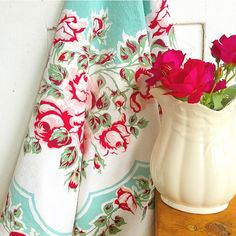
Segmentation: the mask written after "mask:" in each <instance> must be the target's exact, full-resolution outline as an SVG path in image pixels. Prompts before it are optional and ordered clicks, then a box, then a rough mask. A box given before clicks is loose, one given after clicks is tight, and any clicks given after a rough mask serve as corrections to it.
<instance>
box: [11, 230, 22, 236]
mask: <svg viewBox="0 0 236 236" xmlns="http://www.w3.org/2000/svg"><path fill="white" fill-rule="evenodd" d="M9 236H26V234H23V233H19V232H15V231H12V232H10V233H9Z"/></svg>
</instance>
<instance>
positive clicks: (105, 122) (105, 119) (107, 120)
mask: <svg viewBox="0 0 236 236" xmlns="http://www.w3.org/2000/svg"><path fill="white" fill-rule="evenodd" d="M99 118H100V120H101V124H102V126H104V127H110V126H111V115H110V114H108V113H104V114H103V115H101V116H100V117H99Z"/></svg>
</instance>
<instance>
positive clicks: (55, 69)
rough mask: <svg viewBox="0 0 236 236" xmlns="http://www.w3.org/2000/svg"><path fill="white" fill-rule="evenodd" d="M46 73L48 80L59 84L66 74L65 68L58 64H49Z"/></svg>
mask: <svg viewBox="0 0 236 236" xmlns="http://www.w3.org/2000/svg"><path fill="white" fill-rule="evenodd" d="M48 74H49V80H50V81H51V82H52V83H53V84H55V85H57V86H59V85H60V84H61V83H62V82H63V80H64V79H65V78H66V76H67V70H66V68H64V67H62V66H60V65H55V64H50V65H49V69H48Z"/></svg>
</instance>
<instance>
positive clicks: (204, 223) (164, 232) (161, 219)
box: [155, 192, 236, 236]
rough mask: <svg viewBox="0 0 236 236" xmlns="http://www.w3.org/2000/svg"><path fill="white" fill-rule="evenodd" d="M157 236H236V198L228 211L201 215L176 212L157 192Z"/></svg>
mask: <svg viewBox="0 0 236 236" xmlns="http://www.w3.org/2000/svg"><path fill="white" fill-rule="evenodd" d="M155 229H156V233H155V236H203V235H204V236H236V197H234V199H233V200H232V201H231V202H230V203H229V206H228V208H227V209H226V210H224V211H223V212H220V213H216V214H208V215H199V214H190V213H185V212H182V211H178V210H175V209H173V208H171V207H169V206H167V205H166V204H165V203H163V202H162V201H161V199H160V195H159V193H158V192H156V212H155Z"/></svg>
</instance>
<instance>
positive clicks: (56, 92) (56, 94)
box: [48, 88, 65, 98]
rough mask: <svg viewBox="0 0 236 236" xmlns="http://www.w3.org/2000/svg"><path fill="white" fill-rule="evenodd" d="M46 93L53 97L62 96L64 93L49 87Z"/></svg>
mask: <svg viewBox="0 0 236 236" xmlns="http://www.w3.org/2000/svg"><path fill="white" fill-rule="evenodd" d="M48 95H51V96H53V97H54V98H64V97H65V96H64V94H63V93H62V92H61V91H60V90H59V89H56V88H50V90H49V91H48Z"/></svg>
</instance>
